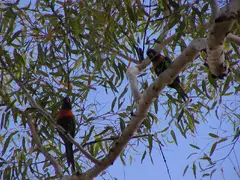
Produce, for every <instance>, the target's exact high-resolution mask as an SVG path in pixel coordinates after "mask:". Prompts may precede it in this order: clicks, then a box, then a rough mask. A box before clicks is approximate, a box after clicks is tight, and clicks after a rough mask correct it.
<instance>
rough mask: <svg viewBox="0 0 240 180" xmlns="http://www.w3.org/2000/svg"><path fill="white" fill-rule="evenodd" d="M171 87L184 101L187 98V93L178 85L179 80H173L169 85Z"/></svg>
mask: <svg viewBox="0 0 240 180" xmlns="http://www.w3.org/2000/svg"><path fill="white" fill-rule="evenodd" d="M169 86H170V87H171V88H174V89H176V91H177V92H178V94H179V95H180V96H181V98H182V99H183V100H184V101H185V102H186V101H187V99H188V95H187V94H186V93H185V91H184V90H183V88H182V87H181V85H180V82H179V81H178V80H176V79H175V80H174V82H173V83H172V84H170V85H169Z"/></svg>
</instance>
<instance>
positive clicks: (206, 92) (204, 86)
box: [202, 80, 212, 99]
mask: <svg viewBox="0 0 240 180" xmlns="http://www.w3.org/2000/svg"><path fill="white" fill-rule="evenodd" d="M202 89H203V92H205V94H206V96H207V98H208V99H212V97H211V96H209V94H208V91H207V87H206V82H205V81H204V80H203V81H202Z"/></svg>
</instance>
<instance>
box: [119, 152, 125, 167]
mask: <svg viewBox="0 0 240 180" xmlns="http://www.w3.org/2000/svg"><path fill="white" fill-rule="evenodd" d="M123 156H124V152H121V154H120V160H121V161H122V163H123V165H124V166H126V163H125V161H124V158H123Z"/></svg>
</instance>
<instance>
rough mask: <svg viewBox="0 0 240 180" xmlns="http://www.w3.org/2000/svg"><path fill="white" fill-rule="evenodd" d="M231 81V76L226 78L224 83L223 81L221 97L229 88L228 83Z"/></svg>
mask: <svg viewBox="0 0 240 180" xmlns="http://www.w3.org/2000/svg"><path fill="white" fill-rule="evenodd" d="M231 81H232V76H228V77H227V79H226V81H225V84H224V87H223V90H222V92H221V95H224V94H225V93H226V92H227V90H228V89H229V88H230V85H229V84H230V82H231Z"/></svg>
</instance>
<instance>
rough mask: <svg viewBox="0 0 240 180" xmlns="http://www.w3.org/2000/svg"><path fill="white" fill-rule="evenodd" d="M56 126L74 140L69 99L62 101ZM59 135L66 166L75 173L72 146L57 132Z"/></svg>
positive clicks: (72, 118) (73, 121) (73, 125)
mask: <svg viewBox="0 0 240 180" xmlns="http://www.w3.org/2000/svg"><path fill="white" fill-rule="evenodd" d="M57 124H58V125H60V126H62V127H63V129H65V131H66V132H67V133H69V134H70V135H71V136H72V137H73V138H74V136H75V129H76V124H75V119H74V115H73V113H72V104H71V101H70V98H69V97H65V98H64V99H63V103H62V107H61V109H60V110H59V112H58V117H57ZM59 135H60V137H61V138H62V140H63V142H64V144H65V148H66V156H67V163H68V166H70V164H71V165H72V170H73V172H75V164H74V156H73V144H72V143H71V142H70V141H69V140H68V139H67V138H66V137H65V136H64V135H63V134H62V133H61V132H59Z"/></svg>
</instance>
